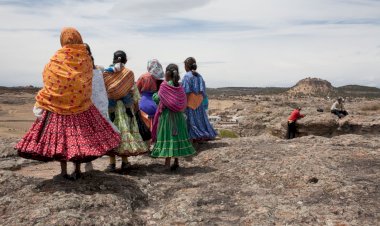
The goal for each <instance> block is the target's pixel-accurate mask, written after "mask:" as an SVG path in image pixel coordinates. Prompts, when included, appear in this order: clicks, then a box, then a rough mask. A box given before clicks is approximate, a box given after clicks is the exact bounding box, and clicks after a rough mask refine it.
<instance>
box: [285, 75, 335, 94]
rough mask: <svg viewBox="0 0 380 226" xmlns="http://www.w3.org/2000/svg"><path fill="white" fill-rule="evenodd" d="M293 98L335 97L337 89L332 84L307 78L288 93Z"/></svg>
mask: <svg viewBox="0 0 380 226" xmlns="http://www.w3.org/2000/svg"><path fill="white" fill-rule="evenodd" d="M287 94H289V95H292V96H318V97H320V96H323V97H327V96H335V95H336V94H337V89H336V88H335V87H333V86H332V85H331V83H330V82H328V81H326V80H323V79H319V78H305V79H302V80H301V81H299V82H298V83H297V84H296V85H295V86H293V87H292V88H291V89H289V90H288V91H287Z"/></svg>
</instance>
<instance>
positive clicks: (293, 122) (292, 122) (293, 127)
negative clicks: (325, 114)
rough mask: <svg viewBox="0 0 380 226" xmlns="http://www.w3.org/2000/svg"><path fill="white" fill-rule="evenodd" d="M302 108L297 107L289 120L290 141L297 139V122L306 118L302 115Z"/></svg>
mask: <svg viewBox="0 0 380 226" xmlns="http://www.w3.org/2000/svg"><path fill="white" fill-rule="evenodd" d="M301 110H302V109H301V107H297V108H296V109H294V110H293V111H292V113H291V114H290V117H289V118H288V133H287V134H288V139H293V138H295V137H296V133H297V121H298V119H301V118H303V117H305V115H302V114H301Z"/></svg>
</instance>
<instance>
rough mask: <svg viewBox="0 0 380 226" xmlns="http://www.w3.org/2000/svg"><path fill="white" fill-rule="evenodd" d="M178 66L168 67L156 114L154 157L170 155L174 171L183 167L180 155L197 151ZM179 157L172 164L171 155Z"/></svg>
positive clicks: (168, 164)
mask: <svg viewBox="0 0 380 226" xmlns="http://www.w3.org/2000/svg"><path fill="white" fill-rule="evenodd" d="M179 79H180V77H179V72H178V66H177V65H175V64H170V65H168V67H167V68H166V73H165V81H164V82H163V83H162V84H161V87H160V90H159V92H158V96H155V99H156V101H157V102H159V105H158V109H157V112H156V115H155V117H154V123H153V130H152V140H153V141H154V142H155V145H154V148H153V150H152V153H151V156H152V157H155V158H166V161H165V166H166V167H168V168H170V169H171V170H176V169H177V168H178V167H179V161H178V157H185V156H191V155H194V154H195V150H194V148H193V145H192V144H191V142H190V141H189V134H188V131H187V126H186V120H185V115H184V113H183V111H184V110H185V108H186V94H185V91H184V89H183V87H182V86H181V85H180V84H179ZM173 157H174V158H175V160H174V164H173V165H172V166H171V167H170V164H171V158H173Z"/></svg>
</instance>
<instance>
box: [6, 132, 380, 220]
mask: <svg viewBox="0 0 380 226" xmlns="http://www.w3.org/2000/svg"><path fill="white" fill-rule="evenodd" d="M379 141H380V139H379V137H378V136H372V137H368V136H361V135H343V136H338V137H334V138H324V137H316V136H308V137H302V138H300V139H296V140H292V141H287V140H282V139H278V138H276V137H273V136H268V135H263V136H258V137H250V138H239V139H223V140H217V141H214V142H210V143H208V144H203V145H200V146H198V151H199V154H198V155H197V156H196V157H194V158H193V160H192V161H189V160H187V161H183V162H182V168H181V169H180V170H179V171H178V172H176V173H171V172H167V171H165V169H164V168H163V167H162V165H161V164H162V161H160V160H155V159H151V158H149V157H145V156H142V157H137V158H134V159H132V164H133V165H132V168H131V169H130V171H129V172H128V173H127V174H126V175H119V174H108V173H104V172H102V171H98V170H101V169H104V168H105V166H106V164H107V159H105V158H103V159H100V160H97V161H95V169H97V170H95V171H93V172H90V173H86V174H85V177H84V178H83V179H80V180H79V181H76V182H71V181H64V180H60V179H52V178H53V176H54V174H57V173H58V172H59V166H58V164H57V163H45V164H37V165H36V163H34V164H31V163H25V162H20V161H19V164H21V166H23V167H22V168H21V169H20V168H19V167H14V168H11V170H9V168H8V169H3V170H2V171H0V184H1V186H0V194H1V195H0V196H1V198H0V208H1V209H0V213H1V218H0V225H31V224H37V225H38V224H39V225H52V224H56V225H77V224H83V225H94V224H95V225H104V224H109V225H127V224H130V225H377V224H378V223H379V222H380V207H379V203H380V170H379V169H380V152H379V151H380V142H379ZM8 158H12V157H8ZM16 162H17V161H16ZM12 169H13V170H12Z"/></svg>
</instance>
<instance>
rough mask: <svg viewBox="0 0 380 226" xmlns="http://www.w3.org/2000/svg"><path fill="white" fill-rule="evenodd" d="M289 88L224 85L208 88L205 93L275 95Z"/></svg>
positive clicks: (212, 94) (218, 94) (217, 94)
mask: <svg viewBox="0 0 380 226" xmlns="http://www.w3.org/2000/svg"><path fill="white" fill-rule="evenodd" d="M288 89H289V88H283V87H224V88H208V89H207V94H208V95H209V96H211V97H216V96H221V95H222V96H228V95H231V96H247V95H277V94H282V93H284V92H286V91H287V90H288Z"/></svg>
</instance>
